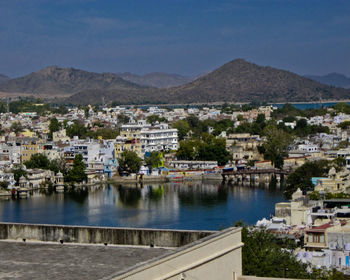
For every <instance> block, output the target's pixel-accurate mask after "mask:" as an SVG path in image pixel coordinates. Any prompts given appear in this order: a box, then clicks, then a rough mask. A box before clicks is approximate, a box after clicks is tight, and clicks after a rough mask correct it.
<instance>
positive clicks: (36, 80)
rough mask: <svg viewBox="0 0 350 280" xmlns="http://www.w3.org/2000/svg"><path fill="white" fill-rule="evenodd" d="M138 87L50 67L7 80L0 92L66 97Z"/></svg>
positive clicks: (110, 76)
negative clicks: (83, 91)
mask: <svg viewBox="0 0 350 280" xmlns="http://www.w3.org/2000/svg"><path fill="white" fill-rule="evenodd" d="M139 87H140V86H139V85H136V84H133V83H131V82H128V81H125V80H123V79H122V78H120V77H118V76H117V75H115V74H111V73H102V74H99V73H92V72H87V71H83V70H78V69H74V68H59V67H57V66H50V67H46V68H44V69H42V70H40V71H38V72H33V73H31V74H29V75H26V76H23V77H20V78H16V79H10V80H7V81H5V82H4V83H2V84H0V91H2V92H13V93H15V92H16V93H32V94H48V95H52V96H60V95H66V96H67V95H72V94H74V93H77V92H80V91H82V90H87V89H99V90H109V89H115V90H117V89H132V88H139Z"/></svg>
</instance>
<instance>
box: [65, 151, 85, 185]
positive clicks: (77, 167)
mask: <svg viewBox="0 0 350 280" xmlns="http://www.w3.org/2000/svg"><path fill="white" fill-rule="evenodd" d="M85 169H86V165H85V163H84V162H83V156H82V155H81V154H77V155H76V156H75V157H74V161H73V168H72V169H71V170H69V172H68V174H67V175H66V178H65V180H66V181H67V182H77V183H79V182H83V181H86V179H87V176H86V173H85Z"/></svg>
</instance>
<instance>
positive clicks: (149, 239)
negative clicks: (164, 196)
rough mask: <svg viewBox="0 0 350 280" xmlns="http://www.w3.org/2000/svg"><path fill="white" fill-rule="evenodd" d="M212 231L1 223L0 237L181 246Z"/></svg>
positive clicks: (86, 242) (46, 240)
mask: <svg viewBox="0 0 350 280" xmlns="http://www.w3.org/2000/svg"><path fill="white" fill-rule="evenodd" d="M213 233H215V231H186V230H161V229H137V228H114V227H89V226H66V225H46V224H22V223H0V239H9V240H23V239H26V240H28V241H44V242H48V241H51V242H60V241H63V242H73V243H85V244H89V243H91V244H101V243H107V244H114V245H136V246H159V247H181V246H184V245H187V244H189V243H192V242H194V241H196V240H199V239H201V238H204V237H206V236H209V235H211V234H213Z"/></svg>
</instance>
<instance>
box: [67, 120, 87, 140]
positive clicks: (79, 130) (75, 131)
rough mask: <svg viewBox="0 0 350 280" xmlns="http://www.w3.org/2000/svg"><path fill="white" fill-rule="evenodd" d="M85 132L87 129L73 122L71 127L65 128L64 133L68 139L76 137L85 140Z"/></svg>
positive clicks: (79, 123)
mask: <svg viewBox="0 0 350 280" xmlns="http://www.w3.org/2000/svg"><path fill="white" fill-rule="evenodd" d="M87 132H88V130H87V128H86V127H85V126H84V125H83V124H82V123H81V122H79V121H74V123H73V124H72V125H70V126H68V127H67V128H66V133H67V135H68V136H69V137H74V136H78V137H79V138H85V137H86V136H87Z"/></svg>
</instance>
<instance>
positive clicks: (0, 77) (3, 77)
mask: <svg viewBox="0 0 350 280" xmlns="http://www.w3.org/2000/svg"><path fill="white" fill-rule="evenodd" d="M9 79H10V78H9V77H7V76H6V75H3V74H0V84H2V83H4V82H6V81H8V80H9Z"/></svg>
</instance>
